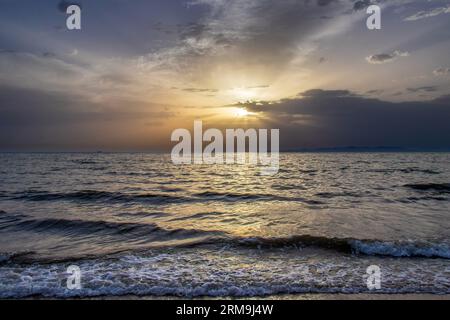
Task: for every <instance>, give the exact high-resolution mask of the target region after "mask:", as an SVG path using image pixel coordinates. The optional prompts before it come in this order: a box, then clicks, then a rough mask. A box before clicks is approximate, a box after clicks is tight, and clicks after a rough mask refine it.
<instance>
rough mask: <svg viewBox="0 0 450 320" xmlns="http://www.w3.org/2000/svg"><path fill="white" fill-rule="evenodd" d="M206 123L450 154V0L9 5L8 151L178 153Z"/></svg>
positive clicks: (0, 100)
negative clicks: (74, 18) (374, 18)
mask: <svg viewBox="0 0 450 320" xmlns="http://www.w3.org/2000/svg"><path fill="white" fill-rule="evenodd" d="M70 4H78V5H80V7H81V9H82V11H81V27H82V28H81V30H68V29H67V28H66V19H67V17H68V15H67V14H66V12H65V11H66V8H67V6H68V5H70ZM370 4H377V5H379V6H380V7H381V9H382V20H381V23H382V24H381V30H369V29H368V28H367V26H366V19H367V18H368V17H369V15H368V14H367V13H366V8H367V7H368V6H369V5H370ZM194 120H202V121H203V123H204V127H205V128H208V127H210V128H219V129H225V128H268V129H270V128H276V129H280V143H281V144H280V145H281V149H285V150H291V149H295V148H336V147H346V146H364V147H375V146H396V147H414V148H450V125H449V120H450V0H428V1H427V0H389V1H388V0H378V1H375V0H362V1H355V0H277V1H274V0H273V1H268V0H151V1H150V0H147V1H145V0H133V1H126V0H90V1H86V0H85V1H83V0H78V1H60V0H40V1H35V0H0V151H98V150H103V151H168V150H170V148H171V147H172V146H173V143H172V142H171V141H170V136H171V132H172V131H173V130H174V129H177V128H187V129H191V130H192V127H193V121H194Z"/></svg>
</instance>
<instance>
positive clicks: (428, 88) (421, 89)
mask: <svg viewBox="0 0 450 320" xmlns="http://www.w3.org/2000/svg"><path fill="white" fill-rule="evenodd" d="M406 90H408V91H409V92H413V93H416V92H436V91H437V90H438V87H437V86H425V87H416V88H407V89H406Z"/></svg>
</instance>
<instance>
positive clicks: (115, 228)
mask: <svg viewBox="0 0 450 320" xmlns="http://www.w3.org/2000/svg"><path fill="white" fill-rule="evenodd" d="M212 214H214V215H218V214H219V215H220V214H222V213H220V212H215V213H212ZM204 215H207V214H206V213H202V214H201V216H200V217H203V216H204ZM0 230H6V231H21V232H24V231H25V232H38V233H44V234H45V233H49V234H57V235H62V236H66V237H74V236H89V237H90V236H92V235H96V236H114V237H116V238H117V239H116V241H121V242H124V243H125V242H126V241H136V240H139V241H143V242H145V243H147V244H151V243H155V242H156V243H160V244H161V247H164V245H163V243H164V242H167V243H169V245H170V246H177V247H183V246H193V245H195V246H201V245H219V246H223V245H233V246H237V247H250V248H258V249H266V248H287V247H315V248H320V249H327V250H333V251H336V252H342V253H347V254H359V255H372V256H390V257H426V258H444V259H450V243H448V242H442V241H441V242H439V241H434V242H431V241H429V242H426V241H381V240H362V239H354V238H334V237H324V236H312V235H295V236H290V237H236V236H232V235H231V234H229V233H226V232H223V231H215V230H200V229H180V228H178V229H165V228H162V227H160V226H158V225H157V224H154V223H125V222H109V221H101V220H92V221H88V220H67V219H51V218H50V219H27V218H25V219H24V218H23V217H20V218H19V217H16V218H14V219H7V220H5V221H1V220H0ZM195 239H197V240H198V241H193V242H183V241H182V242H179V243H178V244H177V245H174V241H177V240H195Z"/></svg>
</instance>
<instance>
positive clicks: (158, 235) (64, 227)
mask: <svg viewBox="0 0 450 320" xmlns="http://www.w3.org/2000/svg"><path fill="white" fill-rule="evenodd" d="M0 230H12V231H33V232H44V233H45V232H48V233H60V234H61V233H62V234H63V235H66V236H71V235H84V234H86V235H92V234H96V235H118V236H123V237H124V238H127V239H135V238H137V237H139V238H145V239H147V240H149V241H163V240H174V239H180V238H189V237H199V236H205V235H213V234H216V235H217V234H220V233H219V232H215V231H204V230H196V229H164V228H161V227H159V226H158V225H156V224H153V223H124V222H107V221H95V220H92V221H87V220H66V219H29V220H22V221H20V222H16V221H14V223H10V224H3V225H0Z"/></svg>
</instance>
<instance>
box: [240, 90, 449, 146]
mask: <svg viewBox="0 0 450 320" xmlns="http://www.w3.org/2000/svg"><path fill="white" fill-rule="evenodd" d="M248 108H249V109H251V111H253V112H264V113H266V115H267V116H268V118H269V119H271V120H272V121H273V123H272V127H277V126H278V127H279V128H280V130H281V134H280V136H281V137H280V139H281V147H282V148H283V149H285V150H290V149H296V148H299V149H301V148H328V147H331V148H340V147H347V146H364V147H379V146H385V147H406V148H424V149H427V148H433V149H434V148H436V149H441V148H442V149H449V147H450V126H449V119H450V96H443V97H440V98H438V99H435V100H432V101H412V102H399V103H395V102H388V101H382V100H378V99H373V98H368V97H364V96H359V95H356V94H354V93H352V92H350V91H347V90H335V91H327V90H319V89H317V90H310V91H307V92H304V93H302V94H301V95H299V96H298V97H297V98H294V99H286V100H282V101H281V102H279V103H276V104H271V103H258V104H250V105H249V106H248Z"/></svg>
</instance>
